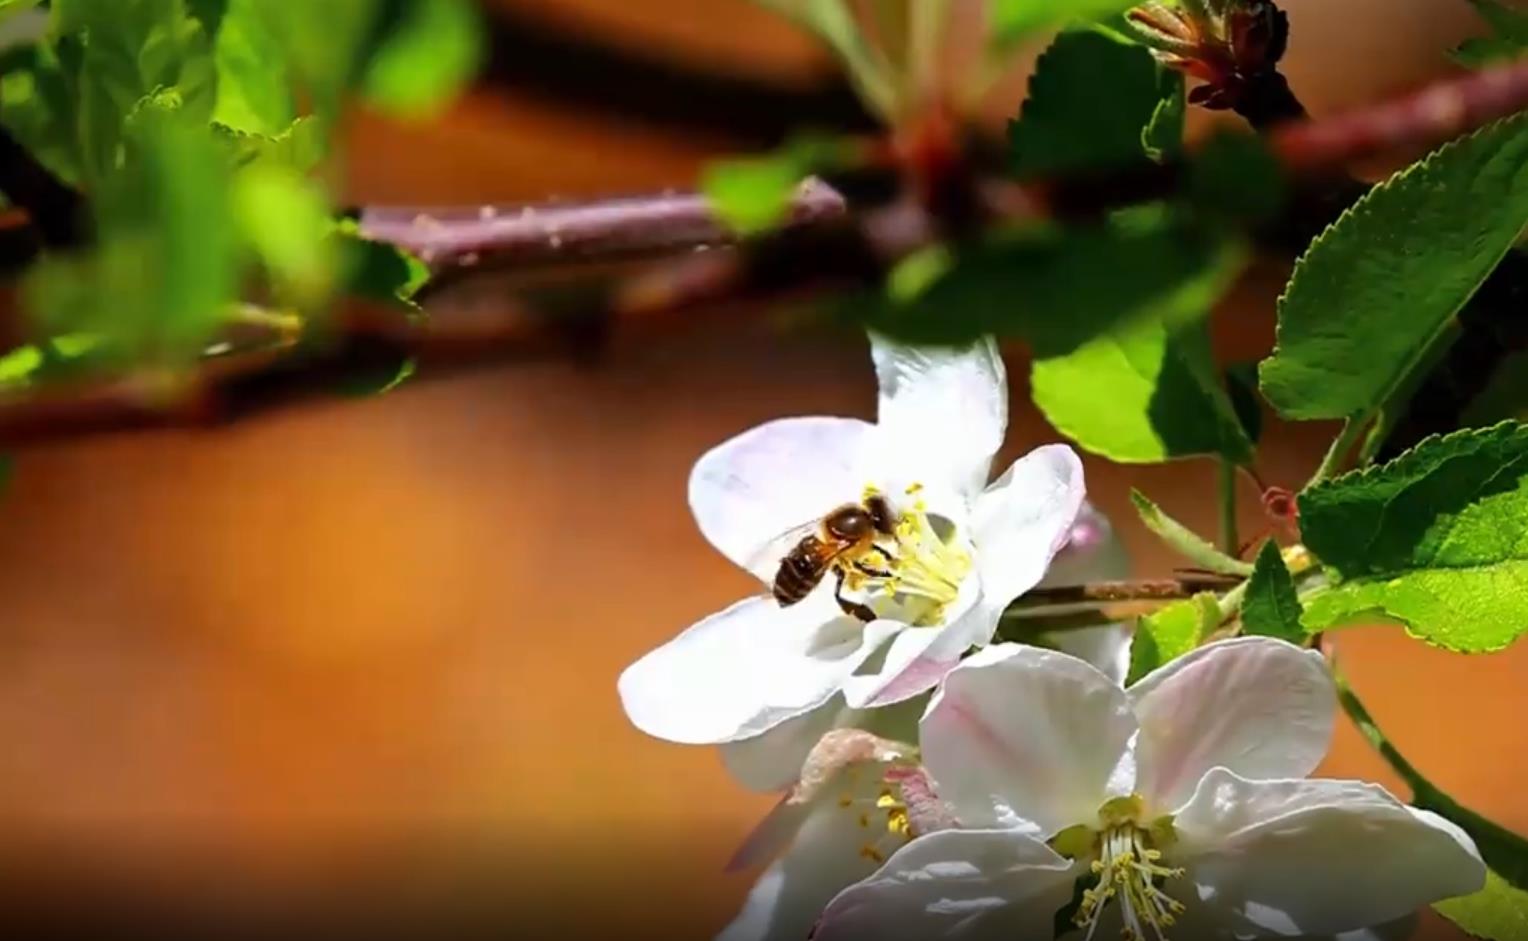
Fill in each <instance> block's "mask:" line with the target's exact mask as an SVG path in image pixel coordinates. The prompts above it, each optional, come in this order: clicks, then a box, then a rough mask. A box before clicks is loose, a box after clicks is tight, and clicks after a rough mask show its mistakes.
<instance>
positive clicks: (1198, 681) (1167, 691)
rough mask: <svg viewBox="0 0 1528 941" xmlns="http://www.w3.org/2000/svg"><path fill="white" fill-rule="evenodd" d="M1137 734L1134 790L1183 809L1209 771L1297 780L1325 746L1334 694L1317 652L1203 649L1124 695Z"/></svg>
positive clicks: (1252, 646)
mask: <svg viewBox="0 0 1528 941" xmlns="http://www.w3.org/2000/svg"><path fill="white" fill-rule="evenodd" d="M1130 702H1131V707H1132V708H1133V709H1134V710H1135V717H1136V721H1137V722H1139V723H1140V726H1141V734H1140V738H1139V739H1138V741H1137V744H1136V761H1137V768H1138V773H1139V777H1138V782H1137V786H1136V788H1137V790H1138V791H1139V792H1140V794H1141V795H1142V796H1143V797H1145V798H1146V800H1147V803H1148V804H1149V805H1150V806H1151V807H1153V808H1155V809H1156V810H1157V811H1158V812H1161V813H1168V812H1171V811H1173V810H1176V809H1177V808H1178V807H1181V806H1182V805H1183V803H1184V802H1185V801H1187V800H1188V799H1189V798H1190V797H1191V796H1193V794H1194V788H1195V787H1196V786H1197V785H1198V784H1199V779H1200V778H1201V777H1203V776H1204V774H1205V772H1207V771H1209V770H1210V769H1211V768H1216V767H1225V768H1229V769H1231V770H1232V771H1234V772H1236V773H1237V774H1239V775H1242V776H1244V777H1248V778H1254V779H1257V778H1303V777H1305V776H1306V775H1308V774H1310V773H1311V771H1313V770H1315V767H1316V765H1317V764H1318V763H1320V761H1321V759H1322V758H1323V757H1324V756H1325V755H1326V751H1327V747H1328V746H1329V745H1330V743H1331V738H1332V725H1333V722H1334V719H1335V715H1336V702H1337V700H1336V691H1335V689H1334V687H1333V686H1332V678H1331V674H1330V673H1328V672H1327V669H1326V663H1325V661H1323V660H1322V659H1321V655H1320V654H1319V653H1317V652H1316V651H1314V650H1304V649H1302V648H1299V647H1296V646H1294V645H1293V644H1289V643H1285V642H1284V641H1281V640H1273V639H1272V638H1267V637H1243V638H1238V639H1236V640H1229V641H1223V642H1220V643H1215V644H1209V645H1207V646H1204V647H1200V648H1199V649H1198V650H1195V651H1193V652H1192V653H1189V654H1187V655H1186V656H1183V657H1179V658H1178V659H1176V660H1174V661H1172V662H1171V663H1169V664H1167V665H1166V666H1164V667H1162V668H1161V669H1159V670H1156V671H1153V672H1152V673H1150V674H1149V675H1147V676H1146V677H1145V678H1143V679H1142V680H1141V681H1140V682H1139V683H1137V684H1135V685H1134V686H1132V687H1131V688H1130Z"/></svg>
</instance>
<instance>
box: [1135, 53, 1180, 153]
mask: <svg viewBox="0 0 1528 941" xmlns="http://www.w3.org/2000/svg"><path fill="white" fill-rule="evenodd" d="M1187 123H1188V98H1187V96H1186V95H1185V94H1184V81H1183V73H1181V72H1176V71H1174V70H1172V69H1168V68H1163V67H1162V66H1161V65H1158V66H1157V106H1156V108H1154V109H1153V110H1152V112H1151V120H1150V121H1147V122H1146V129H1145V130H1143V131H1141V146H1142V147H1143V148H1144V149H1145V151H1146V156H1147V157H1149V158H1151V159H1152V160H1156V161H1159V162H1160V161H1165V160H1168V159H1170V158H1172V157H1175V156H1177V155H1178V153H1179V152H1180V151H1182V150H1183V133H1184V130H1185V128H1186V126H1187Z"/></svg>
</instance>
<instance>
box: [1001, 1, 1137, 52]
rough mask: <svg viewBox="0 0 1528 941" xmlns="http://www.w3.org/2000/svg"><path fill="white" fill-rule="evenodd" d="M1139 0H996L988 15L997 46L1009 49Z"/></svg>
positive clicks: (1110, 13)
mask: <svg viewBox="0 0 1528 941" xmlns="http://www.w3.org/2000/svg"><path fill="white" fill-rule="evenodd" d="M1138 2H1139V0H992V3H990V4H989V5H988V11H987V17H988V20H989V22H990V23H991V28H992V38H993V43H994V45H995V46H996V47H997V48H998V49H999V50H1002V49H1006V48H1009V47H1011V46H1013V45H1014V44H1016V43H1018V42H1020V41H1022V40H1024V39H1027V38H1029V37H1030V36H1033V35H1034V34H1036V33H1038V32H1041V31H1043V30H1047V29H1053V28H1055V27H1057V26H1061V25H1064V24H1066V23H1070V22H1076V21H1087V20H1101V19H1104V18H1105V17H1109V16H1113V15H1114V14H1116V13H1123V12H1124V11H1126V10H1128V9H1130V8H1131V7H1133V6H1135V5H1136V4H1137V3H1138Z"/></svg>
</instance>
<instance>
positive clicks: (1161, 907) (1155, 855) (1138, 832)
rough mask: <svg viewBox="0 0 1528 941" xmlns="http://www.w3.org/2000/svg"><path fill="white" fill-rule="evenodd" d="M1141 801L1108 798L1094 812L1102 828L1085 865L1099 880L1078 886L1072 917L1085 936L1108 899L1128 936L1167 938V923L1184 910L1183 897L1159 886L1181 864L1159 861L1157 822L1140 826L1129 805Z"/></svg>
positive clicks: (1176, 874)
mask: <svg viewBox="0 0 1528 941" xmlns="http://www.w3.org/2000/svg"><path fill="white" fill-rule="evenodd" d="M1140 806H1141V802H1140V799H1139V798H1136V797H1131V798H1125V799H1121V800H1115V801H1110V802H1109V803H1108V804H1105V805H1104V807H1103V808H1102V809H1101V810H1100V812H1099V820H1100V822H1101V824H1102V825H1103V829H1102V830H1101V831H1100V832H1099V838H1098V844H1097V846H1098V848H1097V853H1098V856H1097V858H1095V859H1094V860H1093V862H1092V864H1091V865H1090V866H1089V869H1090V870H1091V872H1092V873H1093V875H1094V876H1096V877H1097V878H1098V881H1097V883H1096V884H1094V885H1093V887H1092V888H1089V889H1086V890H1084V891H1083V893H1082V905H1081V907H1080V908H1079V909H1078V910H1077V914H1076V916H1075V917H1074V919H1073V921H1074V923H1075V924H1076V925H1077V926H1078V927H1079V928H1083V927H1085V928H1087V929H1088V933H1087V938H1088V939H1089V941H1091V939H1092V937H1093V933H1094V931H1096V930H1097V928H1098V922H1099V919H1100V917H1101V916H1102V914H1103V911H1104V909H1105V908H1107V907H1108V905H1109V903H1110V902H1114V901H1117V902H1118V903H1119V906H1120V916H1121V920H1122V921H1123V923H1124V924H1123V926H1122V928H1121V929H1120V935H1121V937H1123V938H1125V939H1127V941H1149V939H1150V938H1151V937H1154V938H1155V939H1156V941H1167V929H1169V928H1171V927H1172V926H1173V925H1174V924H1175V923H1176V922H1177V916H1178V915H1180V914H1182V912H1183V903H1182V902H1179V901H1178V900H1177V899H1175V898H1173V897H1172V896H1170V895H1168V894H1167V893H1166V892H1165V891H1163V888H1162V886H1163V884H1164V883H1166V882H1167V881H1168V880H1170V879H1178V878H1181V877H1182V876H1183V870H1182V869H1175V868H1170V867H1168V866H1165V865H1163V863H1162V852H1161V851H1160V850H1158V849H1157V848H1156V846H1155V843H1156V842H1157V840H1158V839H1159V838H1161V834H1162V833H1163V832H1164V831H1163V830H1162V829H1161V827H1160V826H1153V827H1151V828H1149V829H1148V828H1146V827H1143V826H1141V824H1140V823H1139V822H1138V821H1137V819H1136V818H1135V817H1134V816H1132V815H1131V814H1130V813H1129V811H1130V810H1131V809H1135V810H1137V812H1138V810H1139V808H1140ZM1148 929H1149V930H1150V935H1148V934H1147V931H1148Z"/></svg>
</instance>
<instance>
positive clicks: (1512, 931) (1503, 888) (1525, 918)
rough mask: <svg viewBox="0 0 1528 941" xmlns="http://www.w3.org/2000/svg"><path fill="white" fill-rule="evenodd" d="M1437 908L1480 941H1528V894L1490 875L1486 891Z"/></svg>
mask: <svg viewBox="0 0 1528 941" xmlns="http://www.w3.org/2000/svg"><path fill="white" fill-rule="evenodd" d="M1433 908H1434V909H1435V910H1436V911H1437V912H1438V914H1440V915H1442V916H1443V917H1444V918H1447V919H1448V920H1449V921H1451V922H1453V923H1454V924H1456V925H1458V926H1459V927H1460V928H1462V929H1464V930H1465V931H1467V932H1469V933H1470V934H1472V935H1474V936H1475V937H1477V938H1485V939H1486V941H1528V892H1524V891H1523V890H1522V889H1519V888H1517V887H1516V886H1514V885H1513V884H1512V883H1510V882H1508V881H1507V880H1505V879H1503V878H1502V877H1501V876H1499V875H1497V874H1496V870H1494V869H1490V870H1487V871H1486V887H1485V888H1484V889H1481V890H1480V891H1479V892H1476V893H1475V894H1474V895H1466V896H1464V897H1463V898H1457V899H1449V900H1448V901H1446V902H1438V903H1436V904H1434V905H1433Z"/></svg>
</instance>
